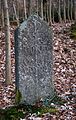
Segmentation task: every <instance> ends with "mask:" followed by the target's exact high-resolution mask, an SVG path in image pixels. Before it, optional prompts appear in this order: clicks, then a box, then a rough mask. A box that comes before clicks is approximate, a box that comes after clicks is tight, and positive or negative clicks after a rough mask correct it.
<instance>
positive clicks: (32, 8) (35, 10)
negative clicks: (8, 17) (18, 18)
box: [30, 0, 37, 14]
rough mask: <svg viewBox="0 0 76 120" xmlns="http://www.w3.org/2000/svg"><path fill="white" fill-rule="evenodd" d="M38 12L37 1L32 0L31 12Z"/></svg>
mask: <svg viewBox="0 0 76 120" xmlns="http://www.w3.org/2000/svg"><path fill="white" fill-rule="evenodd" d="M34 13H35V14H37V1H36V0H30V14H34Z"/></svg>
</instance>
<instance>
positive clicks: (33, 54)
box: [15, 15, 54, 104]
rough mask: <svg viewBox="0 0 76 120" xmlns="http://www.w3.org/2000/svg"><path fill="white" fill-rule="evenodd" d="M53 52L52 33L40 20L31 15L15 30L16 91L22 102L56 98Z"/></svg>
mask: <svg viewBox="0 0 76 120" xmlns="http://www.w3.org/2000/svg"><path fill="white" fill-rule="evenodd" d="M52 50H53V46H52V30H51V29H50V28H49V26H48V25H47V23H46V22H44V21H43V20H42V19H41V18H40V17H38V16H36V15H31V16H30V17H29V18H28V19H27V21H24V22H23V23H22V24H21V25H20V26H19V27H18V28H17V29H16V31H15V61H16V67H15V68H16V87H17V89H19V91H20V92H21V94H22V100H21V101H22V102H24V101H25V102H26V103H28V104H33V103H35V102H36V101H37V100H39V99H43V100H45V99H47V98H52V97H53V95H54V85H53V81H52V63H53V60H52Z"/></svg>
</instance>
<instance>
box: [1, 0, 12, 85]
mask: <svg viewBox="0 0 76 120" xmlns="http://www.w3.org/2000/svg"><path fill="white" fill-rule="evenodd" d="M3 2H4V14H5V16H4V17H5V42H6V76H5V79H6V84H7V85H8V84H11V83H12V81H11V41H10V23H9V13H8V4H7V0H3Z"/></svg>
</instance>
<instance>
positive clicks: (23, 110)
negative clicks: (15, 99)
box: [0, 105, 58, 120]
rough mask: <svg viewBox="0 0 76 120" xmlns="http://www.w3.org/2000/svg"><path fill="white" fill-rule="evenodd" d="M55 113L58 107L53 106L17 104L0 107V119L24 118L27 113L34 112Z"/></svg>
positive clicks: (40, 114)
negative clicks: (4, 107)
mask: <svg viewBox="0 0 76 120" xmlns="http://www.w3.org/2000/svg"><path fill="white" fill-rule="evenodd" d="M48 112H49V113H51V114H56V113H57V112H58V109H57V108H55V107H51V106H50V107H46V106H43V107H36V106H32V105H27V106H26V105H18V106H14V107H10V108H6V109H4V110H2V109H0V120H20V118H25V116H26V115H28V114H29V113H31V114H33V113H36V114H37V115H38V116H42V115H43V114H45V113H48Z"/></svg>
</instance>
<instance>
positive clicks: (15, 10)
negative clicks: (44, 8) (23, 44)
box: [13, 2, 19, 26]
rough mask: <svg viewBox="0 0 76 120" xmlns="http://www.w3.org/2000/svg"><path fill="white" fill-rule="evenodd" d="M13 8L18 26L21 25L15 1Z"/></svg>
mask: <svg viewBox="0 0 76 120" xmlns="http://www.w3.org/2000/svg"><path fill="white" fill-rule="evenodd" d="M13 9H14V13H15V17H16V20H17V24H18V26H19V18H18V16H17V12H16V7H15V4H14V2H13Z"/></svg>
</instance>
